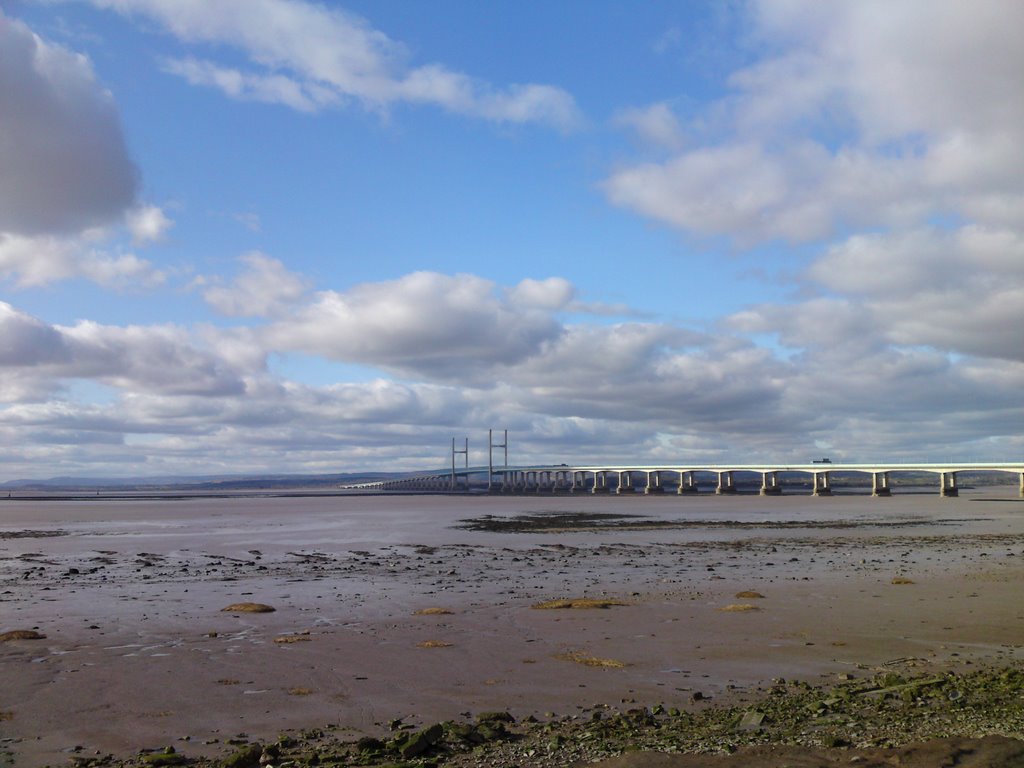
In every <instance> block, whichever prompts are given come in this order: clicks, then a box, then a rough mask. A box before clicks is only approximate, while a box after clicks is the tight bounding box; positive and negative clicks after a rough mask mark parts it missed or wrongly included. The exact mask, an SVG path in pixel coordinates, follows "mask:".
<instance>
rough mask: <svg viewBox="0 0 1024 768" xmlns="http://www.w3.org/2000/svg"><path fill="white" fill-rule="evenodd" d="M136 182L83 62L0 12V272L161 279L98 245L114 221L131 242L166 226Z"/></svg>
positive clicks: (107, 282)
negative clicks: (140, 197)
mask: <svg viewBox="0 0 1024 768" xmlns="http://www.w3.org/2000/svg"><path fill="white" fill-rule="evenodd" d="M137 186H138V180H137V172H136V169H135V167H134V165H133V164H132V162H131V160H130V158H129V157H128V152H127V149H126V147H125V142H124V137H123V135H122V133H121V125H120V117H119V114H118V111H117V107H116V105H115V104H114V100H113V98H112V97H111V95H110V93H108V92H107V91H106V90H105V89H103V88H102V86H100V84H99V83H97V82H96V78H95V76H94V74H93V71H92V67H91V65H90V63H89V61H88V59H86V58H85V57H84V56H81V55H79V54H76V53H73V52H71V51H69V50H66V49H65V48H62V47H60V46H57V45H54V44H52V43H48V42H46V41H44V40H42V39H41V38H40V37H38V36H37V35H35V34H34V33H33V32H32V31H31V30H30V29H29V28H28V27H27V26H25V25H24V24H23V23H22V22H20V21H17V20H13V19H9V18H7V17H5V16H4V15H3V13H2V12H0V275H5V276H8V277H10V278H12V279H13V281H14V282H15V284H17V285H18V286H20V287H29V286H38V285H44V284H46V283H50V282H53V281H55V280H63V279H67V278H71V277H84V278H86V279H89V280H92V281H94V282H96V283H98V284H100V285H103V286H105V287H113V288H121V287H125V286H128V285H132V286H137V285H153V284H157V283H159V282H161V281H162V280H163V275H162V274H161V273H160V272H159V271H158V270H157V269H155V268H154V267H153V266H152V265H151V264H150V263H149V262H147V261H145V260H143V259H140V258H139V257H137V256H136V255H135V254H131V253H123V252H119V251H118V250H117V249H116V248H115V249H114V250H113V251H111V250H110V248H109V247H108V246H105V245H104V242H106V241H109V240H111V239H112V237H113V235H112V234H111V232H110V231H108V230H107V229H105V227H107V226H108V225H111V224H117V223H119V222H121V221H122V220H123V221H124V222H125V223H126V225H127V227H128V229H129V231H130V232H131V234H132V236H133V237H134V239H135V241H136V243H137V244H141V243H144V242H147V241H151V240H155V239H158V238H159V237H161V236H162V235H163V233H164V232H165V231H166V230H167V228H168V227H169V226H170V221H169V220H168V219H167V217H166V216H165V215H164V214H163V212H162V211H161V210H160V208H158V207H156V206H152V205H149V206H145V205H136V192H137Z"/></svg>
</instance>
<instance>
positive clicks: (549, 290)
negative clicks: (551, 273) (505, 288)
mask: <svg viewBox="0 0 1024 768" xmlns="http://www.w3.org/2000/svg"><path fill="white" fill-rule="evenodd" d="M575 293H576V289H575V288H573V285H572V283H570V282H569V281H568V280H566V279H565V278H564V277H549V278H547V279H546V280H534V279H533V278H529V277H528V278H526V279H524V280H521V281H520V282H519V284H518V285H516V286H515V287H514V288H512V289H511V290H510V291H509V292H508V297H509V301H510V302H512V303H513V304H516V305H518V306H521V307H534V308H537V309H547V310H551V311H557V310H560V309H564V308H565V307H566V306H567V305H568V304H569V303H570V302H571V301H572V299H573V296H574V295H575Z"/></svg>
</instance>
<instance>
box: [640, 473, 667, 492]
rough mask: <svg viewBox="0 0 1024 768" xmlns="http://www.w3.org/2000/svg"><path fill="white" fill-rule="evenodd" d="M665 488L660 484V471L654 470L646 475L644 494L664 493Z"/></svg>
mask: <svg viewBox="0 0 1024 768" xmlns="http://www.w3.org/2000/svg"><path fill="white" fill-rule="evenodd" d="M664 492H665V486H663V485H662V484H661V470H658V469H656V470H654V471H653V472H648V473H647V485H646V486H645V487H644V493H664Z"/></svg>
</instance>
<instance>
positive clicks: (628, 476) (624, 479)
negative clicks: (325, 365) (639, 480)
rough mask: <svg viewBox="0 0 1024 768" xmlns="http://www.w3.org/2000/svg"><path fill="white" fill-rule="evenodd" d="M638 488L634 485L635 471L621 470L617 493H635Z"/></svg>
mask: <svg viewBox="0 0 1024 768" xmlns="http://www.w3.org/2000/svg"><path fill="white" fill-rule="evenodd" d="M635 490H636V489H635V488H634V487H633V473H632V472H630V471H629V470H620V471H619V484H618V486H617V487H616V488H615V492H616V493H633V492H634V491H635Z"/></svg>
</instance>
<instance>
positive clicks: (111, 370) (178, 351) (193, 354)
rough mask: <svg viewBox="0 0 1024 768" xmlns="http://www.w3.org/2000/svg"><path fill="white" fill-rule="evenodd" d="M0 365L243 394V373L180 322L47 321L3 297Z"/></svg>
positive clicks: (58, 375)
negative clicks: (65, 323)
mask: <svg viewBox="0 0 1024 768" xmlns="http://www.w3.org/2000/svg"><path fill="white" fill-rule="evenodd" d="M0 331H2V335H0V339H2V341H0V368H2V369H3V370H4V371H5V375H6V374H13V375H19V374H20V375H25V374H28V375H31V376H34V377H37V378H43V377H48V378H51V379H63V380H70V379H88V380H92V381H96V382H100V383H103V384H106V385H109V386H112V387H117V388H120V389H123V390H125V391H130V392H135V391H139V392H154V393H162V394H178V395H181V394H188V395H202V396H207V397H214V396H227V395H240V394H242V393H243V392H244V390H245V383H244V380H243V371H240V370H239V369H237V368H235V367H233V366H231V365H228V364H225V363H224V362H223V361H222V360H220V359H218V357H217V355H216V354H215V353H214V352H213V351H208V350H203V349H201V348H200V347H199V346H198V345H196V344H195V343H194V341H193V340H192V339H191V338H190V337H189V334H188V333H187V332H186V331H184V330H183V329H181V328H178V327H175V326H125V327H118V326H109V325H100V324H98V323H93V322H88V321H82V322H79V323H77V324H75V325H73V326H59V325H48V324H46V323H44V322H43V321H41V320H38V319H37V318H34V317H31V316H30V315H27V314H25V313H24V312H21V311H19V310H17V309H15V308H14V307H12V306H11V305H10V304H7V303H5V302H0Z"/></svg>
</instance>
